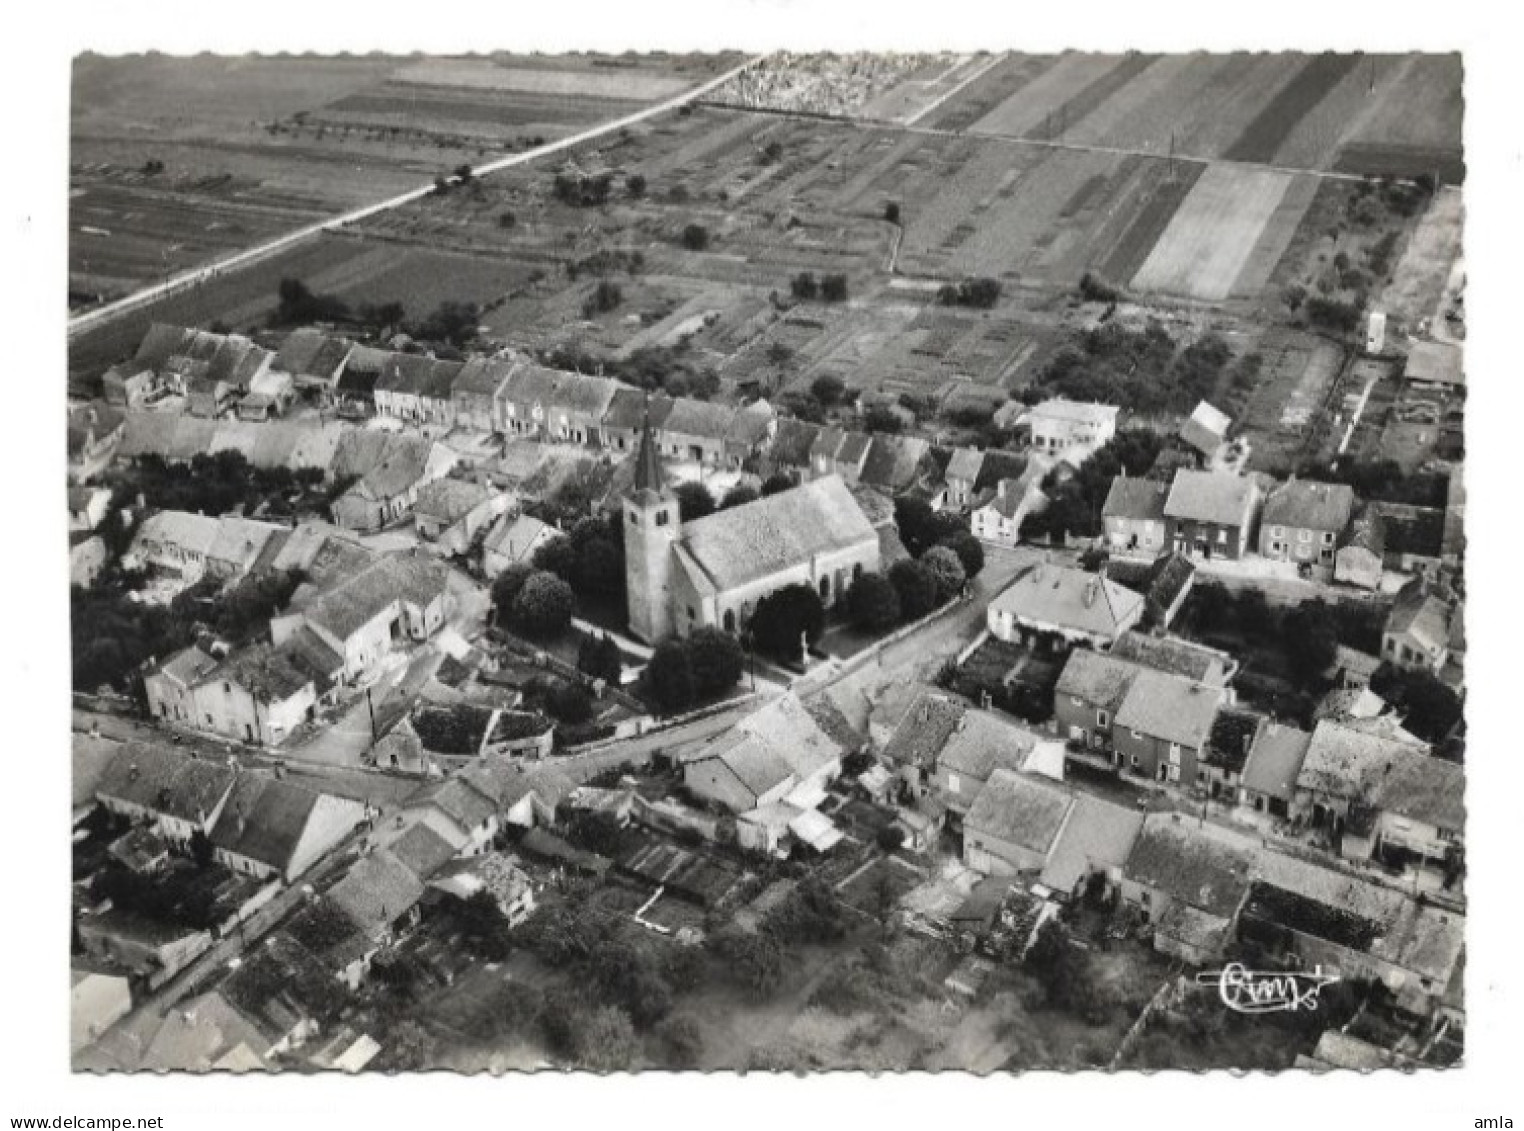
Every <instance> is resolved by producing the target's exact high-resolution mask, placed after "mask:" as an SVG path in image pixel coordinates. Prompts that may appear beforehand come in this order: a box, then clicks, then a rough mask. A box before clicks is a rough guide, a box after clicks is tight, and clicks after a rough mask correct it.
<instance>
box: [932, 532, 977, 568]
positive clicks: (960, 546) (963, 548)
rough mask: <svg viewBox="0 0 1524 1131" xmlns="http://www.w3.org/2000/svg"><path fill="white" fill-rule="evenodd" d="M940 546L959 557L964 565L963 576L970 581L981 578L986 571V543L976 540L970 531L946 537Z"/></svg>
mask: <svg viewBox="0 0 1524 1131" xmlns="http://www.w3.org/2000/svg"><path fill="white" fill-rule="evenodd" d="M937 545H939V546H946V547H947V548H948V549H949V550H951V551H952V552H953V553H955V554H957V555H958V561H960V562H961V563H962V564H963V576H964V577H965V578H967V579H968V580H969V581H972V580H973V579H974V578H976V577H978V576H979V573H980V571H981V570H983V569H984V543H982V542H980V541H979V539H977V538H975V537H974V535H973V533H972V532H971V531H968V530H959V531H958V532H957V533H956V534H949V535H947V536H945V537H944V538H943V539H942V540H941V541H940V542H938V543H937Z"/></svg>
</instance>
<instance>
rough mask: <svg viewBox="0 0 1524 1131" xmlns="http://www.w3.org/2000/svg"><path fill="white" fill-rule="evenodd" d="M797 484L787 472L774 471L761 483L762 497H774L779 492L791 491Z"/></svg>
mask: <svg viewBox="0 0 1524 1131" xmlns="http://www.w3.org/2000/svg"><path fill="white" fill-rule="evenodd" d="M797 486H799V483H798V482H797V481H796V480H795V479H794V477H793V476H792V475H791V474H789V473H788V472H787V471H775V472H773V473H772V474H771V475H769V476H768V477H767V478H766V479H764V480H763V481H762V497H763V498H764V499H765V498H766V497H767V496H769V495H776V494H778V493H779V492H780V491H792V490H793V489H794V488H795V487H797Z"/></svg>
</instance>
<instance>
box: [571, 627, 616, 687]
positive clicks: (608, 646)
mask: <svg viewBox="0 0 1524 1131" xmlns="http://www.w3.org/2000/svg"><path fill="white" fill-rule="evenodd" d="M577 670H578V671H580V672H583V673H585V674H586V675H588V676H590V677H591V678H593V679H601V680H603V681H604V682H605V683H608V684H610V685H611V686H614V687H617V686H619V677H620V675H621V674H622V673H623V670H624V660H623V658H622V657H621V655H620V652H619V645H617V644H615V643H614V641H613V639H612V638H611V637H608V636H585V637H583V638H582V643H581V644H580V645H579V646H578V648H577Z"/></svg>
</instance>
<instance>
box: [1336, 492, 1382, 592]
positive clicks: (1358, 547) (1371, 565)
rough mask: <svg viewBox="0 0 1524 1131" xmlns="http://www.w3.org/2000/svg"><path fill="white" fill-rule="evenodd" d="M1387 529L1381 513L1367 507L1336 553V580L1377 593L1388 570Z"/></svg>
mask: <svg viewBox="0 0 1524 1131" xmlns="http://www.w3.org/2000/svg"><path fill="white" fill-rule="evenodd" d="M1385 562H1386V531H1385V525H1384V524H1383V523H1382V521H1381V515H1380V512H1379V511H1377V510H1376V509H1375V508H1374V507H1365V508H1363V509H1362V510H1361V511H1360V512H1359V513H1358V514H1357V515H1356V516H1355V517H1354V519H1353V520H1352V521H1351V523H1350V525H1349V527H1348V528H1347V529H1346V530H1345V532H1344V534H1343V536H1342V537H1340V539H1339V545H1338V549H1337V550H1336V551H1335V552H1334V580H1335V581H1337V582H1339V583H1340V584H1341V585H1354V586H1358V587H1359V588H1361V589H1369V590H1370V591H1371V592H1373V593H1374V592H1376V591H1377V590H1378V589H1380V588H1381V578H1382V575H1383V573H1384V572H1385Z"/></svg>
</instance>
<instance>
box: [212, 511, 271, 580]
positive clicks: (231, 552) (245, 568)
mask: <svg viewBox="0 0 1524 1131" xmlns="http://www.w3.org/2000/svg"><path fill="white" fill-rule="evenodd" d="M288 529H289V528H288V527H285V526H281V525H279V524H277V523H274V522H261V521H259V520H258V519H252V518H243V517H242V516H240V515H233V514H228V515H223V516H222V517H221V518H219V519H218V520H217V536H216V537H215V538H213V539H212V545H211V547H210V549H208V550H207V552H206V572H207V574H208V575H209V576H211V577H214V578H216V579H217V580H218V581H223V582H227V581H235V580H237V579H238V578H241V577H243V576H244V575H245V574H247V573H250V572H252V571H253V570H254V568H255V565H256V564H257V563H258V562H259V561H260V560H261V559H262V558H264V557H265V556H266V555H267V553H268V552H269V551H270V548H271V543H272V542H274V541H276V540H284V539H285V537H286V535H287V531H288ZM276 548H277V549H278V548H279V547H278V545H277V547H276Z"/></svg>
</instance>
